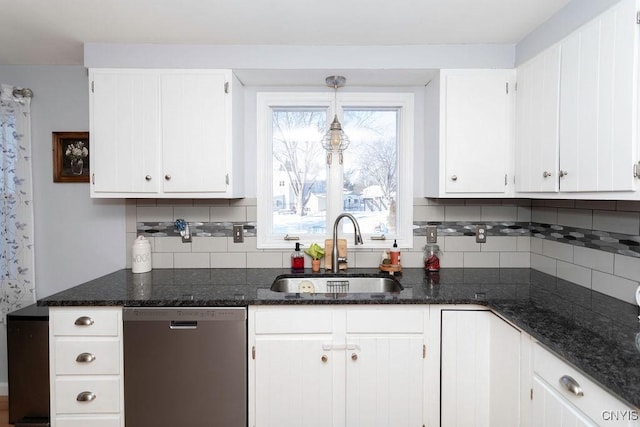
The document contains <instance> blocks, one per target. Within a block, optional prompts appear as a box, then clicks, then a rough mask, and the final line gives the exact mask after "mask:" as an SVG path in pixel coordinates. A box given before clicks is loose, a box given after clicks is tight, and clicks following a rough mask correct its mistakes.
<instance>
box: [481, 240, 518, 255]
mask: <svg viewBox="0 0 640 427" xmlns="http://www.w3.org/2000/svg"><path fill="white" fill-rule="evenodd" d="M474 239H475V238H474ZM517 250H518V237H517V236H514V237H503V236H487V242H486V243H482V244H480V251H481V252H516V251H517Z"/></svg>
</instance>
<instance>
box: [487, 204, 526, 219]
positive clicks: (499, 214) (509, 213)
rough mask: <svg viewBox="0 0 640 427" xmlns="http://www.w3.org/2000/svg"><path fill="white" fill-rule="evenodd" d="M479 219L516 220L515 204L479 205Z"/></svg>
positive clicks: (516, 208) (516, 210) (516, 209)
mask: <svg viewBox="0 0 640 427" xmlns="http://www.w3.org/2000/svg"><path fill="white" fill-rule="evenodd" d="M480 220H481V221H514V222H515V221H517V220H518V207H517V206H481V207H480Z"/></svg>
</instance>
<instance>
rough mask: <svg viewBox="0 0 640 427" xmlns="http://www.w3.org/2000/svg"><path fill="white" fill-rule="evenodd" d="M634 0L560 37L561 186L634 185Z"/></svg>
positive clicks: (581, 188) (578, 188)
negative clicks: (562, 37) (567, 35)
mask: <svg viewBox="0 0 640 427" xmlns="http://www.w3.org/2000/svg"><path fill="white" fill-rule="evenodd" d="M635 3H636V2H635V0H624V1H622V2H620V3H619V4H618V5H616V6H615V7H613V8H612V9H610V10H608V11H607V12H605V13H603V14H602V15H600V16H599V17H598V18H596V19H595V20H593V21H591V22H590V23H588V24H587V25H585V26H584V27H582V28H580V29H579V30H577V31H576V32H575V33H573V34H572V35H571V36H569V37H568V38H567V39H565V40H564V41H563V42H562V47H561V49H562V70H561V79H560V84H561V86H560V94H561V95H560V170H561V171H562V172H563V173H562V175H564V176H563V177H562V178H561V180H560V190H561V191H625V190H632V189H633V187H634V182H633V181H634V178H633V163H634V159H635V144H636V142H635V141H634V138H633V136H634V134H635V126H636V123H635V117H634V112H635V111H636V110H635V107H636V97H637V82H636V80H637V75H636V72H635V70H636V67H635V63H634V61H635V58H637V52H636V49H637V38H638V34H637V31H638V30H637V24H636V10H635V7H636V6H635Z"/></svg>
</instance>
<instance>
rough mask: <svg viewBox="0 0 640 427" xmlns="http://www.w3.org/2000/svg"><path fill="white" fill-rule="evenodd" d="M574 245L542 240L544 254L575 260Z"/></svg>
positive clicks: (570, 260)
mask: <svg viewBox="0 0 640 427" xmlns="http://www.w3.org/2000/svg"><path fill="white" fill-rule="evenodd" d="M573 248H574V247H573V246H571V245H568V244H566V243H560V242H555V241H553V240H543V241H542V254H543V255H545V256H548V257H550V258H555V259H559V260H562V261H567V262H573Z"/></svg>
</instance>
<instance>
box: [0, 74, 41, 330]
mask: <svg viewBox="0 0 640 427" xmlns="http://www.w3.org/2000/svg"><path fill="white" fill-rule="evenodd" d="M30 104H31V91H30V90H29V89H19V88H15V87H13V86H10V85H4V84H2V85H0V194H1V195H0V221H1V222H0V234H2V236H1V237H0V274H1V277H0V315H1V316H2V319H4V317H5V315H6V314H7V313H9V312H11V311H14V310H16V309H18V308H21V307H25V306H27V305H29V304H32V303H33V302H34V301H35V290H34V279H33V276H34V260H33V253H34V247H33V191H32V184H31V112H30Z"/></svg>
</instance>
